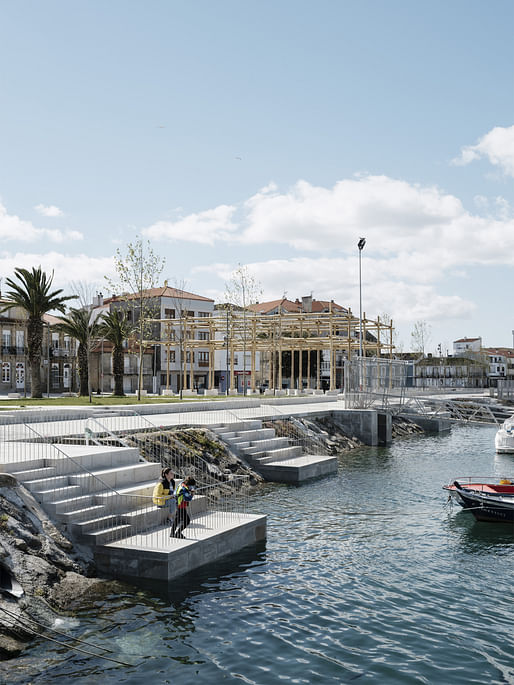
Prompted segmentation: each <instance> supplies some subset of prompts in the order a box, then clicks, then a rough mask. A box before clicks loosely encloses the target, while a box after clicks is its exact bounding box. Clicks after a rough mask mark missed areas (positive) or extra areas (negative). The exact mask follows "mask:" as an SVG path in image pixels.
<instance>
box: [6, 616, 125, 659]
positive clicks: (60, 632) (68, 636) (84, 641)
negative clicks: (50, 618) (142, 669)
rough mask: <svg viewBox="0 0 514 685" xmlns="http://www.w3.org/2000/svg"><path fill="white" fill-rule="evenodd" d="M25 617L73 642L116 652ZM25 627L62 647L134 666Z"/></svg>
mask: <svg viewBox="0 0 514 685" xmlns="http://www.w3.org/2000/svg"><path fill="white" fill-rule="evenodd" d="M0 609H1V610H2V611H3V612H4V613H6V614H7V615H8V616H10V617H11V618H13V619H15V620H16V621H19V620H20V615H19V614H14V613H13V612H11V611H9V610H8V609H5V608H4V607H0ZM23 618H24V619H25V620H28V621H30V622H32V623H34V624H36V625H37V626H40V627H41V628H44V629H45V630H51V631H52V632H53V633H56V634H57V635H62V636H64V637H66V638H67V639H69V640H71V641H73V642H80V643H81V644H85V645H88V647H93V648H94V649H98V650H100V651H102V652H109V653H110V654H114V652H113V651H112V650H111V649H108V648H107V647H100V646H99V645H95V644H93V643H92V642H87V640H81V639H80V638H78V637H72V636H70V635H67V634H66V633H63V632H62V631H59V630H56V629H55V628H50V627H49V626H45V625H44V624H43V623H40V622H39V621H36V620H35V619H33V618H31V617H30V616H27V615H25V614H24V616H23ZM24 629H26V630H28V631H29V632H32V634H33V635H36V636H37V637H41V638H43V639H44V640H49V641H50V642H55V643H56V644H58V645H60V646H61V647H68V648H69V649H74V650H75V651H77V652H81V653H82V654H88V655H89V656H96V657H98V658H99V659H106V660H107V661H112V662H114V663H115V664H120V665H121V666H133V665H134V664H128V663H126V662H124V661H119V660H118V659H113V658H112V657H108V656H105V655H104V654H96V653H95V652H90V651H88V650H86V649H81V648H80V647H76V646H75V645H72V644H70V643H69V642H62V641H60V640H56V639H55V638H53V637H50V636H49V635H43V633H41V632H38V631H37V630H35V629H34V628H32V627H30V626H24Z"/></svg>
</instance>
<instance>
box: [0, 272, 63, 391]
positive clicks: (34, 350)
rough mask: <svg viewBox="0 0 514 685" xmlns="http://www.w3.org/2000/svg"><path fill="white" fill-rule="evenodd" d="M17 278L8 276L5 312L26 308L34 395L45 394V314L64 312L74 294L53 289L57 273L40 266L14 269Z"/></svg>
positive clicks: (29, 358) (3, 310)
mask: <svg viewBox="0 0 514 685" xmlns="http://www.w3.org/2000/svg"><path fill="white" fill-rule="evenodd" d="M14 273H15V277H16V278H17V279H18V282H17V281H15V280H13V279H11V278H7V279H6V284H7V286H8V287H9V288H11V290H10V291H9V292H7V293H6V296H5V300H6V302H7V304H6V305H5V306H4V307H3V308H2V310H1V311H2V312H5V311H7V310H9V309H12V307H21V308H22V309H24V310H25V311H26V312H27V315H28V320H27V347H28V360H29V367H30V379H31V380H30V382H31V397H34V398H39V397H43V393H42V386H41V371H40V368H41V344H42V341H43V315H44V314H47V313H48V312H51V311H59V312H61V313H62V314H64V312H65V310H66V308H65V302H67V301H68V300H72V299H74V298H75V296H74V295H64V296H63V295H61V293H62V292H63V290H62V289H58V290H54V291H51V290H50V289H51V287H52V281H53V279H54V275H53V272H52V275H51V276H50V277H49V276H47V274H46V273H45V272H44V271H43V270H42V269H41V266H38V267H37V268H36V267H32V270H31V271H28V270H27V269H22V268H16V269H15V270H14Z"/></svg>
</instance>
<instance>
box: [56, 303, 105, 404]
mask: <svg viewBox="0 0 514 685" xmlns="http://www.w3.org/2000/svg"><path fill="white" fill-rule="evenodd" d="M59 320H60V323H58V324H55V326H54V328H55V330H57V331H61V332H62V333H64V334H65V335H69V336H70V338H75V340H77V341H78V343H79V347H78V350H77V361H78V367H79V395H89V353H90V351H91V346H92V344H93V341H94V339H95V338H96V337H98V331H99V323H98V320H97V319H96V320H93V321H92V320H91V312H90V311H89V310H88V309H70V312H69V314H68V316H60V317H59Z"/></svg>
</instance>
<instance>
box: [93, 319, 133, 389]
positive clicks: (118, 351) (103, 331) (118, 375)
mask: <svg viewBox="0 0 514 685" xmlns="http://www.w3.org/2000/svg"><path fill="white" fill-rule="evenodd" d="M132 330H133V329H132V326H131V325H130V324H129V322H128V321H127V319H126V316H125V312H124V311H123V310H122V309H114V310H113V311H112V312H109V313H108V314H105V315H104V317H103V319H102V321H101V322H100V325H99V333H100V335H101V336H102V337H103V338H105V339H106V340H108V341H109V342H110V343H112V346H113V350H112V373H113V376H114V394H115V395H120V396H121V395H124V394H125V393H124V392H123V371H124V368H123V355H124V350H123V342H124V340H126V339H127V338H128V337H129V336H130V335H131V333H132Z"/></svg>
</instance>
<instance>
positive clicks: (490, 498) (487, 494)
mask: <svg viewBox="0 0 514 685" xmlns="http://www.w3.org/2000/svg"><path fill="white" fill-rule="evenodd" d="M444 489H445V490H448V491H449V493H450V495H451V497H452V498H453V499H454V500H455V501H456V502H457V503H458V504H460V506H461V507H462V508H463V509H465V510H467V511H469V512H470V513H471V514H473V516H474V517H475V519H476V520H477V521H489V522H495V523H510V524H514V485H513V484H512V483H510V482H509V481H507V482H506V483H500V484H493V483H473V484H471V483H469V484H467V485H461V484H460V483H459V482H458V481H454V482H453V483H452V485H446V486H444Z"/></svg>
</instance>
